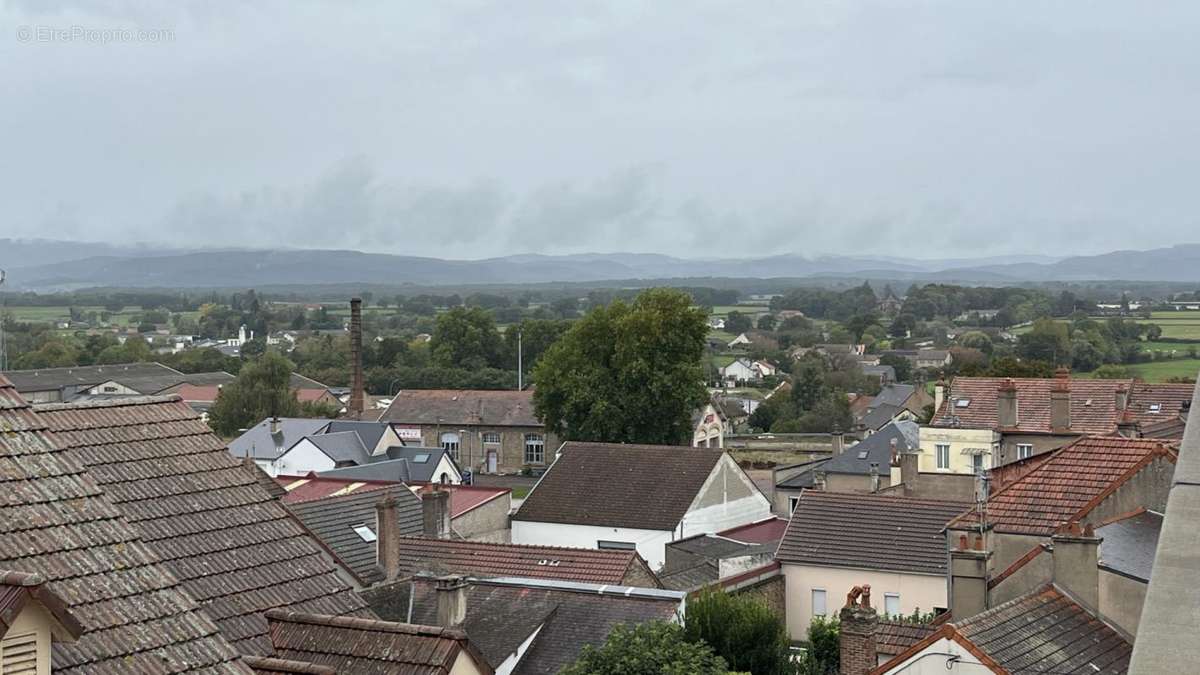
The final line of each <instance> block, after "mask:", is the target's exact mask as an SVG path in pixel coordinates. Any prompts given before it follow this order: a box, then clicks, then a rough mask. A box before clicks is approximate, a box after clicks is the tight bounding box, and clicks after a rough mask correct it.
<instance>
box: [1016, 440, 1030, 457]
mask: <svg viewBox="0 0 1200 675" xmlns="http://www.w3.org/2000/svg"><path fill="white" fill-rule="evenodd" d="M1030 457H1033V446H1032V445H1030V444H1028V443H1018V444H1017V459H1029V458H1030Z"/></svg>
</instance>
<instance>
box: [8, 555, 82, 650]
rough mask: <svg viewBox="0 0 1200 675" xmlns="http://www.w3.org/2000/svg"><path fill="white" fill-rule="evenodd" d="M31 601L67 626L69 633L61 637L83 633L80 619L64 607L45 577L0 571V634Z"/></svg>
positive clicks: (10, 625)
mask: <svg viewBox="0 0 1200 675" xmlns="http://www.w3.org/2000/svg"><path fill="white" fill-rule="evenodd" d="M30 600H34V601H36V602H38V603H39V604H40V605H42V607H45V608H46V611H48V612H50V614H51V615H52V616H53V617H54V619H55V620H56V621H58V622H59V624H61V625H62V627H63V628H64V629H66V631H67V633H68V634H69V635H66V636H62V637H64V638H65V637H69V638H78V637H79V636H80V635H81V634H82V633H83V626H81V625H80V624H79V620H78V619H76V618H75V616H74V615H73V614H71V612H70V610H68V609H67V605H66V603H64V602H63V600H62V598H60V597H58V596H57V595H55V594H54V592H53V591H51V590H49V589H47V588H46V580H45V579H44V578H42V576H41V575H40V574H30V573H28V572H14V571H12V570H0V636H3V635H4V634H5V633H7V632H8V629H9V628H11V627H12V622H13V621H14V620H15V619H16V618H17V617H18V616H19V615H20V614H21V611H22V610H24V609H25V606H26V604H27V603H28V602H29V601H30ZM55 637H58V636H57V635H56V636H55Z"/></svg>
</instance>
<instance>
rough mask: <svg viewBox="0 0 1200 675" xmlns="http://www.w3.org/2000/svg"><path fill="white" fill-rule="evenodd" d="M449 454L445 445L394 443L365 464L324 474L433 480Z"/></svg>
mask: <svg viewBox="0 0 1200 675" xmlns="http://www.w3.org/2000/svg"><path fill="white" fill-rule="evenodd" d="M445 454H446V451H445V450H443V449H442V448H420V447H412V446H394V447H391V448H388V451H387V454H386V455H374V456H371V457H368V461H367V462H366V463H364V464H360V465H358V466H348V467H345V468H341V469H331V470H329V471H322V472H321V474H320V475H321V476H323V477H326V478H359V479H366V480H387V481H401V482H404V483H410V482H412V483H433V482H436V481H437V479H438V477H437V476H434V471H435V470H436V469H437V466H438V464H439V463H440V462H441V459H442V456H443V455H445ZM450 461H452V462H453V461H454V458H450ZM456 466H457V463H456ZM459 472H460V473H461V469H460V471H459Z"/></svg>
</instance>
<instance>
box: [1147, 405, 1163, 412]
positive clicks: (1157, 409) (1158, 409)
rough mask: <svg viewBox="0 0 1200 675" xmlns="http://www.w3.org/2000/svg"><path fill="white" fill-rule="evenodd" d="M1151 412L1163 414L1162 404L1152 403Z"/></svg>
mask: <svg viewBox="0 0 1200 675" xmlns="http://www.w3.org/2000/svg"><path fill="white" fill-rule="evenodd" d="M1150 412H1162V404H1161V403H1151V404H1150Z"/></svg>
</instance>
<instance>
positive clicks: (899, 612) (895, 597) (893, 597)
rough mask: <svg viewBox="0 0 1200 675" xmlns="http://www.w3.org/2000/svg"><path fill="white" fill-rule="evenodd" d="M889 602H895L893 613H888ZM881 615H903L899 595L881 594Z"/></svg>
mask: <svg viewBox="0 0 1200 675" xmlns="http://www.w3.org/2000/svg"><path fill="white" fill-rule="evenodd" d="M889 600H895V601H896V611H895V613H892V612H889V611H888V608H887V606H888V601H889ZM883 614H884V616H902V615H903V610H901V609H900V594H899V593H884V594H883Z"/></svg>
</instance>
